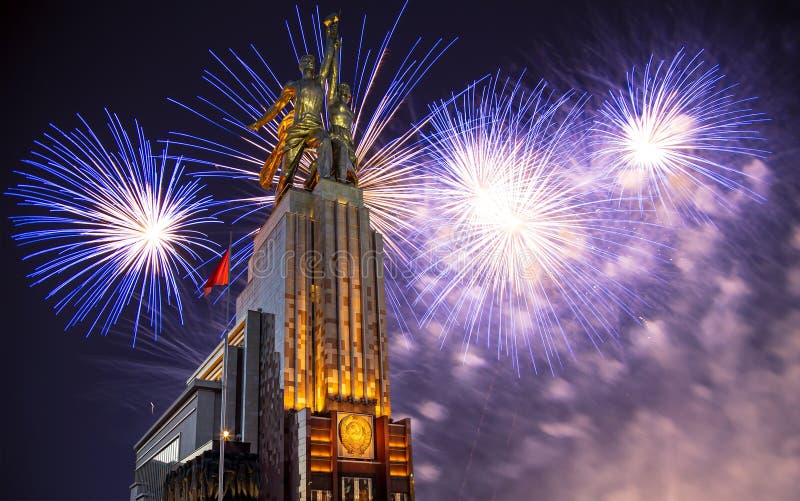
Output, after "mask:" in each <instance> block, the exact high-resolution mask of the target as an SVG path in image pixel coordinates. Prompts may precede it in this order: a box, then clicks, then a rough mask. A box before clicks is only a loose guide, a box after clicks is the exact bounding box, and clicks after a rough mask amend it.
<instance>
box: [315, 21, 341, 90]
mask: <svg viewBox="0 0 800 501" xmlns="http://www.w3.org/2000/svg"><path fill="white" fill-rule="evenodd" d="M324 23H325V55H324V56H323V59H322V64H321V65H320V68H319V83H320V84H321V85H324V84H325V81H326V80H327V79H328V75H329V74H330V71H331V67H333V66H338V62H337V61H336V52H337V48H338V45H339V17H338V16H336V15H335V14H331V15H330V16H328V17H327V18H326V19H325V21H324Z"/></svg>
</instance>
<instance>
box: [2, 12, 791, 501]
mask: <svg viewBox="0 0 800 501" xmlns="http://www.w3.org/2000/svg"><path fill="white" fill-rule="evenodd" d="M595 4H596V2H576V1H570V0H562V1H557V2H548V3H543V2H518V3H515V2H506V3H502V2H481V5H470V4H468V3H460V2H451V1H447V2H444V1H442V2H423V1H413V2H412V3H411V4H410V6H409V8H408V10H407V12H406V13H405V15H404V16H403V18H402V20H401V22H400V25H399V28H398V31H397V35H396V42H395V43H396V46H397V47H406V46H407V45H408V43H410V41H412V40H413V39H414V38H416V37H417V36H418V35H423V37H424V39H425V40H428V41H432V40H434V39H436V38H438V37H440V36H441V37H444V38H445V39H450V38H452V37H454V36H458V37H459V40H458V42H457V43H456V44H455V45H454V47H453V48H452V49H451V50H449V51H448V52H447V53H446V54H445V56H444V57H443V58H442V59H441V61H440V62H439V63H438V64H437V65H435V66H434V67H433V69H432V70H431V71H430V73H429V74H428V76H427V78H426V80H425V81H424V83H423V85H421V86H420V87H419V88H418V90H417V92H415V93H414V97H413V99H412V101H411V102H409V103H408V108H406V109H405V111H404V114H405V115H408V116H416V115H417V114H418V113H419V111H420V110H424V109H425V107H426V105H427V104H428V103H429V102H432V101H433V100H436V99H441V98H443V97H447V96H448V95H449V94H450V92H451V91H455V90H460V89H462V88H463V87H464V86H465V85H467V84H468V83H469V82H471V81H472V80H474V79H476V78H479V77H481V76H483V75H485V74H487V73H491V72H493V71H496V70H497V69H498V68H501V69H503V70H504V71H507V72H512V73H513V72H517V71H519V70H521V69H522V68H527V72H528V76H529V78H530V83H531V84H532V85H533V84H535V83H536V81H537V80H538V79H539V78H544V79H546V80H549V81H551V82H552V83H553V84H554V86H555V87H556V88H560V89H566V88H567V87H568V86H578V87H580V88H581V89H582V90H584V91H587V92H590V93H592V95H593V97H592V98H591V99H590V101H589V103H590V106H592V105H594V104H596V103H597V102H599V100H600V99H601V98H602V95H603V93H604V92H606V91H607V87H605V88H604V87H603V82H608V81H611V82H614V83H615V84H616V85H622V84H624V82H625V71H626V70H628V69H629V68H630V67H631V66H633V65H634V64H637V65H641V64H642V63H644V62H646V60H647V57H648V56H649V55H650V54H651V53H656V54H659V55H662V56H663V57H670V56H671V54H674V53H675V52H676V51H677V50H678V49H679V48H681V47H682V46H685V47H686V48H687V50H688V51H689V52H692V53H693V52H695V51H696V50H698V49H701V48H702V49H705V51H706V54H707V56H708V59H709V60H711V61H714V62H717V63H719V64H720V66H721V69H722V72H723V73H725V74H727V75H728V76H729V77H730V78H731V79H732V80H734V81H738V82H739V83H740V86H739V90H738V91H740V92H742V93H743V94H745V95H753V96H757V97H758V101H757V102H756V104H755V107H756V108H757V109H758V111H761V112H764V113H765V114H766V115H767V116H768V117H769V118H770V121H769V122H767V123H764V124H761V125H760V126H759V127H760V130H761V132H762V135H763V136H764V137H765V138H766V139H767V141H766V143H765V144H766V149H768V150H769V151H770V152H771V154H770V155H768V156H767V157H766V158H764V159H762V160H761V161H747V160H746V161H745V164H746V165H744V166H743V167H742V168H743V169H745V170H747V172H750V173H752V174H754V175H757V176H758V177H759V179H761V181H760V182H759V183H758V184H757V186H752V188H753V189H754V190H755V191H757V192H759V193H760V194H762V195H763V196H765V197H766V201H764V202H761V203H759V202H756V201H753V200H751V199H742V198H737V197H735V195H733V194H732V195H731V198H730V200H729V202H730V204H731V206H732V207H733V209H732V210H730V211H720V212H718V213H716V214H714V218H713V223H711V222H706V223H696V224H691V225H687V226H686V227H685V228H682V229H680V231H675V232H670V236H669V242H667V243H668V244H669V245H670V246H671V248H672V249H673V253H672V255H671V261H670V263H671V264H669V265H665V266H659V267H658V269H657V270H655V269H654V273H655V271H657V272H658V273H659V278H660V280H653V279H651V278H652V277H643V278H641V280H640V281H639V282H638V283H639V285H640V288H641V290H640V291H638V292H640V294H641V295H642V297H643V298H645V299H646V301H647V304H648V306H647V307H646V308H644V309H643V310H642V311H640V312H638V313H640V314H641V316H642V317H643V318H646V322H644V323H643V324H637V323H634V322H632V321H630V319H628V320H626V319H625V318H620V320H619V321H620V329H621V332H622V339H621V344H620V346H615V347H611V346H609V347H604V348H603V350H602V354H601V353H599V352H597V351H594V350H593V349H591V347H589V346H587V347H579V349H578V353H577V358H576V360H574V361H570V362H568V363H566V364H565V366H564V367H563V368H560V369H559V372H558V374H557V375H556V377H553V376H551V375H550V374H549V373H548V372H547V371H540V372H539V374H534V373H533V370H532V369H531V368H530V367H529V366H526V365H525V364H523V367H522V374H521V375H520V376H517V374H516V372H515V371H514V370H513V369H512V368H511V363H510V361H509V360H508V359H507V358H506V357H505V355H501V356H500V358H499V359H498V358H497V355H496V348H495V346H493V345H492V346H490V347H488V348H487V347H486V346H485V344H484V343H479V344H477V345H474V346H473V347H472V348H471V349H470V351H469V353H468V355H467V356H464V354H463V351H462V350H463V346H462V345H461V343H460V340H459V336H453V337H452V341H451V342H449V343H448V344H446V345H445V347H444V348H443V349H440V348H439V346H440V340H439V339H438V337H437V335H436V329H435V326H431V328H430V329H419V330H418V332H416V333H415V338H414V340H413V341H412V342H409V340H408V339H406V338H403V337H402V336H401V335H399V334H397V335H396V336H394V337H393V338H392V341H391V343H392V351H391V356H392V358H391V371H392V373H391V378H392V380H391V384H392V402H393V413H394V417H395V418H399V417H405V416H410V417H411V418H412V420H413V428H412V433H413V447H414V464H415V474H416V485H417V496H418V499H420V500H422V501H427V500H445V499H464V500H512V499H514V500H519V499H536V500H572V499H575V500H607V501H631V500H653V501H660V500H665V501H666V500H676V501H678V500H680V501H683V500H701V499H702V500H731V499H743V500H751V499H764V500H767V499H769V500H784V499H786V500H788V499H796V498H795V497H794V496H796V494H797V492H800V306H798V305H800V204H799V203H798V200H800V171H798V169H797V161H796V156H797V154H798V133H797V131H798V130H800V120H798V116H800V115H799V114H800V109H799V108H798V99H797V95H796V89H798V88H800V85H799V84H800V80H799V79H798V69H797V67H798V65H799V64H800V58H798V51H800V46H799V44H800V32H798V29H799V28H800V16H798V9H797V7H788V6H784V5H780V3H777V2H752V3H744V2H738V3H735V4H734V3H731V2H724V3H713V4H707V5H693V4H690V3H686V4H684V3H680V2H668V3H667V4H666V5H662V3H660V2H659V3H654V4H652V5H649V4H648V3H647V2H611V3H609V4H608V5H607V6H606V7H602V8H601V7H598V6H597V5H595ZM309 6H313V4H308V5H305V4H303V5H301V8H303V9H305V10H304V11H305V12H307V13H309V12H310V8H309ZM399 7H400V4H399V3H392V2H389V3H387V4H380V5H379V3H377V2H369V3H366V2H365V3H364V5H361V4H360V3H358V2H342V3H340V4H330V3H325V4H322V5H321V6H320V12H321V13H323V16H324V15H325V14H326V13H327V12H329V11H335V10H338V9H339V8H341V11H342V19H343V20H342V25H341V31H342V33H343V34H345V35H346V34H348V33H353V34H354V33H355V32H356V31H357V27H358V23H359V22H360V19H361V15H362V14H363V13H364V12H366V14H367V15H368V28H370V29H372V30H373V34H375V33H376V32H377V33H378V34H379V33H380V30H381V29H382V28H384V27H388V26H389V25H390V23H391V22H392V21H393V19H394V16H395V15H396V12H397V10H398V9H399ZM0 8H1V9H2V13H1V14H0V19H2V21H0V22H2V30H0V33H2V35H0V36H2V37H3V45H4V47H5V51H4V64H3V68H4V71H3V78H2V85H3V103H4V106H3V109H4V110H6V112H5V113H4V120H3V133H2V136H1V137H2V142H1V143H0V144H1V148H2V150H1V151H0V159H1V160H2V163H3V167H4V168H3V171H2V172H3V180H2V189H3V191H5V190H6V189H8V188H9V187H10V186H13V185H14V184H16V183H17V182H19V180H20V179H19V177H17V176H15V175H14V174H13V173H12V171H13V170H15V169H20V168H22V167H23V166H22V163H21V159H23V158H26V157H27V155H28V152H29V151H30V149H31V147H32V145H33V141H34V140H36V139H38V138H40V137H41V134H42V133H43V132H44V131H45V129H46V128H47V127H48V124H49V123H54V124H57V125H59V126H60V127H63V128H67V129H69V128H73V127H76V126H77V125H78V120H77V118H76V113H80V114H81V115H82V116H83V117H84V118H86V119H87V121H88V122H90V123H91V124H92V125H93V126H94V127H95V128H96V129H97V130H100V129H102V128H103V126H104V125H103V124H104V123H105V116H104V111H103V110H104V108H108V109H109V110H111V111H113V112H115V113H117V114H119V115H120V118H121V119H122V120H123V121H124V122H126V123H128V124H130V123H131V121H132V120H133V119H134V118H136V119H137V120H138V121H139V122H140V124H141V125H142V126H143V127H144V129H145V132H146V133H147V135H148V137H150V138H152V139H154V140H156V139H163V138H166V137H167V135H168V133H169V131H173V130H191V129H192V127H193V123H192V122H193V120H194V118H193V117H192V116H191V115H190V114H189V113H187V112H186V111H184V110H181V109H180V108H178V107H177V106H175V105H174V104H171V103H169V102H168V101H167V98H168V97H172V98H176V99H182V100H190V99H192V98H193V96H195V95H197V94H200V93H203V92H204V91H205V90H206V89H207V88H206V87H205V85H204V84H203V82H202V81H201V78H200V75H201V72H202V70H203V69H204V68H206V67H209V66H211V65H212V59H211V56H210V55H209V53H208V50H209V49H212V50H215V51H224V50H226V49H227V48H235V49H237V50H244V49H246V48H247V46H248V45H249V44H250V43H255V44H256V45H257V46H258V47H259V49H260V50H261V51H262V53H264V54H266V55H267V56H268V58H269V62H270V64H271V66H272V68H273V69H275V70H276V71H277V72H279V73H280V75H279V78H281V79H282V80H288V79H290V78H294V76H295V75H296V69H295V68H296V65H295V62H294V61H293V57H292V53H291V51H290V48H289V46H288V43H287V37H286V31H285V27H284V24H283V20H284V19H285V18H293V16H294V4H293V3H290V2H273V1H259V2H236V3H235V4H234V3H232V2H231V3H222V2H214V3H211V2H177V3H175V4H171V3H169V2H163V3H162V2H104V3H98V4H96V5H92V4H91V3H90V2H80V3H79V2H35V3H23V2H16V3H10V2H4V3H3V5H2V7H0ZM375 36H377V34H376V35H375ZM590 48H591V50H589V49H590ZM225 182H229V183H233V182H234V181H225ZM216 189H219V188H218V187H217V188H216ZM2 206H3V214H4V217H3V218H2V219H0V221H1V223H0V224H2V236H1V237H2V248H3V263H4V270H5V271H4V276H5V278H4V281H3V282H4V293H3V297H4V301H3V302H2V304H3V318H4V320H5V324H4V328H3V329H2V330H3V343H2V347H3V348H2V359H3V361H4V362H5V364H6V366H5V371H4V373H5V377H6V384H5V388H6V389H5V391H4V392H3V398H2V410H3V412H2V418H1V419H2V421H0V423H2V424H0V430H3V434H4V436H3V439H2V440H1V441H0V443H2V445H0V472H2V473H0V475H2V477H0V478H2V480H3V482H2V485H3V487H2V488H1V489H0V498H2V499H104V500H105V499H108V500H112V499H127V498H128V486H129V485H130V483H131V482H132V480H133V450H132V447H133V444H134V443H135V442H136V440H137V439H138V438H139V437H140V436H141V435H142V434H143V433H144V432H145V431H146V430H147V429H148V428H149V426H150V425H151V424H152V423H153V421H154V420H155V419H156V417H157V416H158V415H159V414H160V412H163V410H165V409H166V408H167V406H168V405H169V404H170V403H171V402H172V400H173V399H174V398H175V397H177V396H178V394H179V392H180V391H181V387H182V386H183V385H184V384H185V379H186V377H187V376H188V375H189V374H190V373H191V371H192V369H193V368H194V367H195V366H196V364H197V361H198V360H199V359H202V358H204V355H205V354H206V353H207V352H208V351H209V350H210V349H211V346H213V345H214V344H215V342H216V340H217V338H216V335H217V334H218V332H215V331H213V330H209V329H208V328H203V326H204V324H207V323H208V322H216V321H218V320H219V318H218V315H219V313H218V311H216V310H214V309H213V308H212V307H210V306H209V304H208V303H207V302H202V301H200V300H197V303H196V305H194V304H192V305H190V306H189V307H188V308H187V311H188V312H189V313H188V317H189V318H188V319H187V322H186V325H185V326H184V327H181V326H180V324H179V323H178V322H177V321H175V320H174V319H173V320H171V321H170V320H169V319H168V320H166V323H167V326H168V328H167V329H166V332H165V334H164V336H163V338H162V339H160V340H159V341H158V343H153V342H152V341H145V342H142V343H141V345H137V348H136V349H135V350H131V348H130V328H129V325H127V324H126V322H124V321H123V322H120V324H119V325H118V326H117V327H116V328H115V329H113V330H112V332H111V333H110V334H109V336H107V337H102V336H98V335H93V336H91V337H89V338H88V339H86V338H84V336H83V334H84V332H83V331H81V329H80V327H79V328H76V329H73V330H70V331H68V332H66V333H65V332H63V330H64V325H65V322H66V320H67V318H66V317H57V316H56V314H55V312H54V311H53V310H52V303H49V302H47V301H45V299H44V296H45V294H46V288H45V287H41V286H39V287H34V288H31V287H29V285H30V282H31V281H30V279H28V278H27V277H26V275H27V274H28V273H30V272H31V271H32V269H33V264H32V263H29V262H23V261H22V257H23V252H21V251H20V249H18V248H17V247H16V246H15V244H14V242H13V241H12V239H11V238H10V236H9V235H10V233H11V231H12V228H11V223H10V222H9V220H8V218H7V216H8V215H12V214H19V213H20V210H22V209H19V208H17V207H16V205H15V201H14V200H12V199H10V198H9V197H7V196H4V197H2ZM225 234H226V233H225ZM212 238H218V239H220V240H221V239H222V238H223V237H221V236H220V235H212ZM653 238H659V237H658V236H657V235H655V236H653ZM665 238H666V237H665ZM627 257H628V258H630V256H627ZM615 264H617V265H619V266H621V267H624V266H625V264H624V263H623V262H620V263H615ZM639 264H642V263H639ZM642 265H643V266H644V267H647V266H648V265H647V263H644V264H642ZM193 301H195V300H194V299H193V298H187V302H189V303H191V302H193ZM396 325H397V324H396V322H394V321H393V320H392V319H391V318H390V327H392V328H393V329H395V331H396V327H395V326H396ZM150 402H153V404H154V405H155V415H153V414H151V408H150Z"/></svg>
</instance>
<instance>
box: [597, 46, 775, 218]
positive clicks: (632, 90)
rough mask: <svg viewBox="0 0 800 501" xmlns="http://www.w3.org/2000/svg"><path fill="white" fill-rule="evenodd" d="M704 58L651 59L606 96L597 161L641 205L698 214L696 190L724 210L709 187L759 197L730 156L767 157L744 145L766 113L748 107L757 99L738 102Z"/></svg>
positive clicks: (599, 125)
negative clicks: (737, 191)
mask: <svg viewBox="0 0 800 501" xmlns="http://www.w3.org/2000/svg"><path fill="white" fill-rule="evenodd" d="M701 55H702V53H697V54H696V55H694V56H693V57H687V56H686V54H685V52H684V51H683V50H680V51H679V52H678V53H677V54H676V55H675V57H674V58H673V59H672V60H671V61H670V62H669V63H667V62H665V61H657V62H656V61H654V60H653V58H652V57H651V59H650V61H649V62H648V63H647V65H646V66H645V68H644V71H643V72H638V71H637V70H636V68H634V69H633V70H632V71H631V72H630V73H629V74H628V76H627V81H628V88H627V90H626V91H623V90H619V91H617V92H614V91H611V93H610V96H609V99H608V100H606V101H605V102H604V103H603V105H602V107H601V109H600V110H599V112H598V118H597V120H596V121H595V124H594V126H593V127H592V130H593V132H594V136H595V138H594V140H593V143H594V146H595V148H596V152H595V156H596V159H597V160H598V162H599V164H600V165H601V166H602V168H604V169H607V170H608V173H609V175H610V176H612V177H614V178H615V181H616V187H617V191H618V192H619V193H620V194H622V193H626V192H632V193H633V195H634V196H633V199H634V200H635V202H636V204H637V205H638V206H639V208H645V207H648V208H649V207H655V208H663V209H666V210H667V211H668V212H672V211H679V212H685V213H688V214H689V215H692V216H700V217H702V214H701V213H700V209H698V208H697V207H695V206H694V203H693V200H694V198H695V195H694V193H695V191H697V190H705V191H707V192H709V193H711V194H712V196H713V198H714V200H715V202H716V203H717V204H719V205H721V206H726V205H727V204H726V202H725V200H724V198H723V197H722V196H720V195H719V194H718V193H716V192H715V191H714V190H713V189H712V188H713V187H714V186H716V187H719V188H722V189H723V190H725V191H728V190H740V191H741V192H743V193H745V194H747V195H748V196H749V197H751V198H754V199H757V200H758V199H761V197H760V195H758V194H756V193H754V192H753V191H751V190H750V189H748V188H747V187H746V186H745V185H743V184H742V181H743V180H744V179H745V178H746V177H747V174H746V173H745V172H743V171H742V170H741V169H740V168H739V167H738V166H737V163H736V161H735V158H734V157H736V156H742V155H744V156H753V157H762V156H764V155H765V154H766V151H764V150H761V149H756V148H752V147H750V146H748V145H749V144H751V143H752V142H754V141H756V140H758V139H759V135H758V132H757V131H756V130H755V128H754V127H753V126H754V125H755V124H756V123H758V122H760V121H764V120H765V118H764V115H763V114H762V113H757V112H755V111H753V110H752V109H751V108H750V103H751V102H752V101H753V99H754V98H746V99H738V98H736V97H735V96H734V87H735V85H725V84H724V83H723V79H724V75H722V74H720V72H719V67H718V66H710V67H709V65H707V64H706V63H705V62H704V61H703V60H702V59H701Z"/></svg>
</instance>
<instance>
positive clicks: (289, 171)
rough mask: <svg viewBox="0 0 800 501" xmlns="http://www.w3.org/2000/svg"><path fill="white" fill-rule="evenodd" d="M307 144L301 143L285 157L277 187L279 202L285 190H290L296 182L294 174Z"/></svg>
mask: <svg viewBox="0 0 800 501" xmlns="http://www.w3.org/2000/svg"><path fill="white" fill-rule="evenodd" d="M304 149H305V144H304V143H300V144H299V145H297V146H295V147H294V148H291V149H289V150H288V151H287V152H286V156H284V157H283V167H282V168H281V178H280V180H279V181H278V186H277V187H276V188H275V201H276V202H277V201H278V200H280V198H281V197H282V196H283V194H284V192H286V190H288V189H289V188H290V187H291V186H292V184H293V183H294V174H295V172H296V171H297V166H298V165H300V159H301V158H302V157H303V150H304Z"/></svg>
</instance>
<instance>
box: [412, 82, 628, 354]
mask: <svg viewBox="0 0 800 501" xmlns="http://www.w3.org/2000/svg"><path fill="white" fill-rule="evenodd" d="M583 102H584V99H583V98H582V97H580V96H576V95H575V94H574V93H571V92H569V93H566V94H564V95H556V94H555V93H553V92H551V91H548V90H547V88H546V86H545V85H544V84H543V83H540V84H539V85H538V86H537V87H536V88H534V89H532V90H527V89H526V88H525V87H524V86H523V85H522V83H521V78H520V79H519V80H510V79H505V80H503V79H498V78H491V79H489V80H488V81H487V82H484V83H480V82H479V83H477V84H475V85H473V86H471V87H470V88H469V89H467V91H466V92H465V93H464V95H463V96H462V97H460V98H456V99H454V100H452V101H451V102H449V103H443V104H441V105H439V106H436V107H434V108H433V118H432V120H431V126H432V131H431V132H430V133H427V134H426V141H427V143H428V145H429V148H430V152H431V155H432V158H433V161H432V162H431V167H430V170H431V172H430V178H431V182H430V184H429V187H428V189H427V193H426V196H427V198H428V199H429V200H430V201H431V202H430V203H431V204H432V207H431V210H430V211H429V212H428V214H427V217H428V219H429V224H428V225H427V226H426V228H425V230H423V231H424V232H425V236H424V238H423V241H427V244H426V247H425V248H424V249H423V250H424V253H423V254H422V257H420V258H419V261H418V262H417V263H416V264H417V265H418V268H417V269H418V270H419V271H418V276H417V280H416V284H415V285H416V287H417V289H418V291H419V299H418V302H420V303H424V304H425V305H426V311H427V312H426V314H425V316H424V317H423V320H424V321H425V322H431V321H432V320H433V319H434V318H436V317H437V314H441V315H443V318H444V322H443V324H442V334H443V338H446V336H447V334H448V333H449V332H450V331H452V330H458V331H463V333H464V343H465V349H466V348H468V347H469V345H470V344H471V343H472V342H474V341H476V340H477V339H478V338H479V337H480V335H481V334H485V336H486V343H487V345H488V344H490V343H491V342H492V340H493V339H494V340H495V342H496V345H497V351H498V355H499V354H500V353H501V351H505V353H506V355H508V356H509V357H510V358H511V359H512V360H513V362H514V364H515V365H516V367H517V370H519V359H520V357H527V358H529V359H530V361H531V362H532V363H533V365H534V368H536V358H540V357H543V358H544V360H545V361H546V363H547V364H548V366H549V367H550V369H551V370H555V367H556V366H559V365H561V364H562V355H561V354H562V353H564V352H568V353H569V354H570V355H573V344H574V341H573V338H574V336H575V333H576V332H583V333H585V335H586V339H588V340H589V341H590V342H591V343H592V344H593V345H594V346H595V347H597V348H599V347H600V345H601V344H602V343H604V342H606V341H608V340H613V339H614V338H615V336H616V335H617V328H616V326H615V325H614V316H615V315H616V314H617V312H619V311H622V312H625V313H627V314H628V315H633V310H632V308H633V307H635V306H636V305H639V304H641V301H640V300H639V299H638V298H637V297H636V296H635V295H634V294H633V293H632V292H630V291H629V290H627V289H626V288H625V287H623V286H622V285H621V284H620V283H618V282H616V281H614V280H612V279H610V278H609V277H607V276H605V275H604V273H603V272H602V271H601V269H602V267H603V266H604V263H605V262H607V261H610V260H613V259H615V257H616V253H615V252H616V250H618V249H619V248H621V247H622V246H624V245H626V242H630V241H632V240H635V239H636V238H639V237H637V236H636V235H635V233H634V232H633V231H632V229H631V227H632V225H631V223H632V222H631V221H628V220H627V216H626V214H625V213H624V212H622V211H618V210H616V209H615V208H614V206H613V204H609V200H608V199H607V198H605V195H604V194H603V192H604V187H603V186H601V185H600V184H599V183H598V180H597V179H595V178H592V177H591V176H588V175H587V172H586V170H585V168H584V166H583V165H582V161H583V160H584V159H585V154H584V153H583V149H584V148H583V144H584V139H585V138H584V136H585V130H586V129H585V126H584V122H583V120H582V119H581V115H582V105H583ZM456 326H457V328H456Z"/></svg>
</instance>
